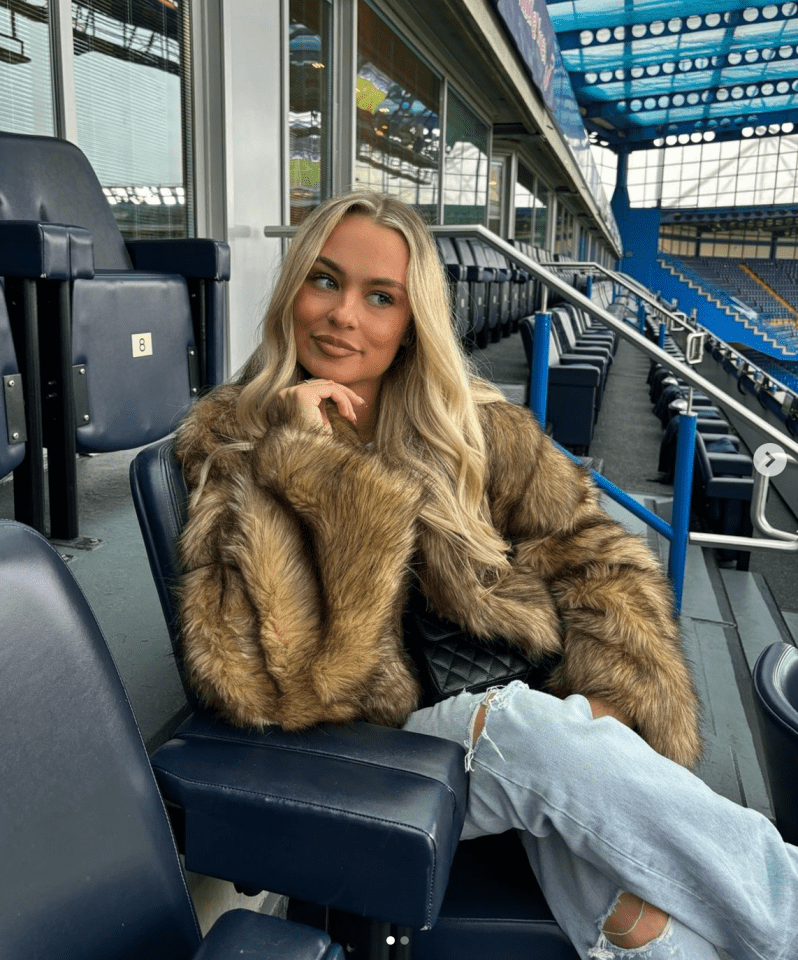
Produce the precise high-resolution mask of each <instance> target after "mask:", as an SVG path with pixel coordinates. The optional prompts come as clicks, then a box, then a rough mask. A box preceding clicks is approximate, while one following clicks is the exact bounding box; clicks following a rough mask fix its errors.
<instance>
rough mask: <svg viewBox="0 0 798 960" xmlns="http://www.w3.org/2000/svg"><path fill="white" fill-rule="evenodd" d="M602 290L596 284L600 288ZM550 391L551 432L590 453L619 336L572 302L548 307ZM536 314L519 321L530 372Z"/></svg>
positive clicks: (575, 448)
mask: <svg viewBox="0 0 798 960" xmlns="http://www.w3.org/2000/svg"><path fill="white" fill-rule="evenodd" d="M596 292H597V293H598V289H597V290H596ZM549 313H550V315H551V328H550V332H549V355H548V393H547V402H546V421H547V424H548V425H549V426H550V428H551V435H552V437H553V438H554V439H555V440H556V441H557V442H558V443H560V444H562V445H563V446H564V447H568V448H569V449H570V450H572V451H573V452H574V453H577V454H579V455H582V456H586V455H587V454H588V453H589V450H590V444H591V442H592V439H593V432H594V429H595V424H596V422H597V419H598V416H599V411H600V409H601V402H602V396H603V393H604V389H605V387H606V384H607V378H608V376H609V372H610V367H611V364H612V360H613V356H614V353H615V350H616V348H617V338H616V336H615V334H614V333H613V332H612V331H611V330H609V328H607V327H605V326H603V325H602V324H599V323H594V322H592V321H591V319H590V317H589V316H588V314H587V313H586V312H585V311H583V310H581V309H579V308H578V307H575V306H574V305H573V304H570V303H557V304H555V305H554V306H553V307H552V308H551V309H550V311H549ZM535 323H536V318H535V317H534V316H533V317H526V318H524V320H522V322H521V337H522V340H523V344H524V349H525V351H526V355H527V360H528V363H529V369H530V378H531V375H532V363H533V359H534V355H535Z"/></svg>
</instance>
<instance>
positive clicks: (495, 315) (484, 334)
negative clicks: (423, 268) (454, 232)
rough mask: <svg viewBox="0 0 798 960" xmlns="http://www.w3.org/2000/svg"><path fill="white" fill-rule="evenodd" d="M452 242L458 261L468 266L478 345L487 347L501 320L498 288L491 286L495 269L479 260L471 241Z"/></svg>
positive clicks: (473, 323)
mask: <svg viewBox="0 0 798 960" xmlns="http://www.w3.org/2000/svg"><path fill="white" fill-rule="evenodd" d="M452 244H453V246H454V249H455V252H456V253H457V259H458V261H459V262H460V263H461V264H462V265H463V266H464V267H466V277H467V279H468V283H469V286H470V288H471V298H472V309H473V310H474V314H473V322H472V327H473V329H474V331H475V341H476V344H477V346H478V347H486V346H487V345H488V342H489V341H490V340H492V339H493V338H494V332H493V331H494V330H495V328H496V325H497V324H498V322H499V301H498V289H497V288H496V287H495V286H493V287H492V286H491V283H492V281H493V271H492V270H490V269H488V268H487V267H485V266H484V265H482V264H480V263H479V262H478V261H477V259H476V256H475V254H474V250H473V248H472V246H471V243H470V241H468V240H465V239H463V238H462V237H455V238H454V239H453V240H452Z"/></svg>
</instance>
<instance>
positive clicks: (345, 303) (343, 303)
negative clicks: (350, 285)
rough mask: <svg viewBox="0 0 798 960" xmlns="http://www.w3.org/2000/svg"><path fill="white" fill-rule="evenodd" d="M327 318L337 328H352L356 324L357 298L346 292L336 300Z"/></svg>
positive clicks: (343, 291)
mask: <svg viewBox="0 0 798 960" xmlns="http://www.w3.org/2000/svg"><path fill="white" fill-rule="evenodd" d="M329 318H330V320H331V322H332V323H334V324H335V325H336V326H337V327H352V326H354V325H355V324H356V322H357V297H356V296H355V294H354V293H351V292H348V291H346V290H342V291H341V295H340V296H339V297H338V299H337V300H336V302H335V304H334V305H333V307H332V309H331V310H330V313H329Z"/></svg>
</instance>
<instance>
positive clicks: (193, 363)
mask: <svg viewBox="0 0 798 960" xmlns="http://www.w3.org/2000/svg"><path fill="white" fill-rule="evenodd" d="M188 388H189V392H190V393H191V396H192V397H196V396H197V394H198V393H199V389H200V365H199V351H198V350H197V348H196V347H189V348H188Z"/></svg>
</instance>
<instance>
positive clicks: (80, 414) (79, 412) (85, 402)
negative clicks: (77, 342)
mask: <svg viewBox="0 0 798 960" xmlns="http://www.w3.org/2000/svg"><path fill="white" fill-rule="evenodd" d="M87 380H88V377H87V375H86V364H85V363H76V364H75V365H74V366H73V367H72V392H73V395H74V397H75V427H85V426H86V424H87V423H89V421H90V420H91V417H90V416H89V388H88V386H87V383H86V381H87Z"/></svg>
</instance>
